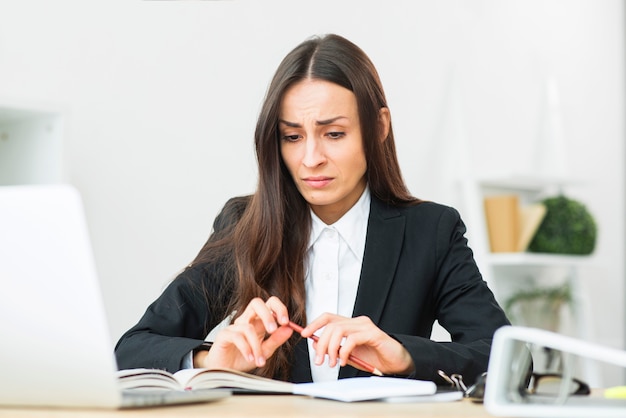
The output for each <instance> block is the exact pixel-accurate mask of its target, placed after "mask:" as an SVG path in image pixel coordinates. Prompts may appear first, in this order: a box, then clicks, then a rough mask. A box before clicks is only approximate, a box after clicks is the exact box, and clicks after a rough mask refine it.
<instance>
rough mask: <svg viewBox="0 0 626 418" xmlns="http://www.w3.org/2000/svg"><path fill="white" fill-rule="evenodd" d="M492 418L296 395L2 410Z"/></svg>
mask: <svg viewBox="0 0 626 418" xmlns="http://www.w3.org/2000/svg"><path fill="white" fill-rule="evenodd" d="M147 416H150V417H176V418H179V417H202V418H206V417H207V416H217V417H230V418H237V417H242V418H243V417H246V418H250V417H271V418H280V417H293V416H297V417H311V418H313V417H315V418H319V417H324V418H335V417H336V418H339V417H341V418H350V417H354V418H363V417H389V416H393V417H411V418H414V417H420V418H433V417H436V418H445V417H454V418H458V417H460V416H462V417H470V418H476V417H490V416H491V415H489V414H488V413H487V411H485V408H484V407H483V405H481V404H476V403H473V402H471V401H469V400H466V399H464V400H462V401H456V402H430V403H383V402H358V403H343V402H336V401H328V400H323V399H312V398H308V397H304V396H293V395H234V396H230V397H228V398H226V399H223V400H219V401H217V402H211V403H203V404H194V405H184V406H167V407H158V408H145V409H132V410H130V409H129V410H122V411H107V410H86V409H76V410H71V409H37V408H2V407H0V418H4V417H7V418H8V417H11V418H39V417H46V418H55V417H59V418H60V417H64V418H65V417H68V418H72V417H86V418H92V417H93V418H107V417H114V418H115V417H117V418H119V417H131V418H132V417H147Z"/></svg>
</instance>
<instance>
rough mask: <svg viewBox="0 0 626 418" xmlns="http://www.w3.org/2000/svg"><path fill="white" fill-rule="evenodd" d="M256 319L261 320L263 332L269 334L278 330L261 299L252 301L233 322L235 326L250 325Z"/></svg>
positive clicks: (270, 313) (272, 316)
mask: <svg viewBox="0 0 626 418" xmlns="http://www.w3.org/2000/svg"><path fill="white" fill-rule="evenodd" d="M257 319H259V320H261V323H263V327H264V330H265V331H266V332H268V333H270V334H271V333H272V332H274V331H276V328H278V324H277V323H276V320H275V319H274V315H273V314H272V312H271V310H270V309H269V308H268V306H267V305H266V304H265V302H264V301H263V299H261V298H254V299H252V300H251V301H250V302H249V303H248V306H246V309H245V310H244V311H243V313H242V314H241V315H240V316H239V317H238V318H237V319H236V320H235V324H244V323H252V322H253V321H255V320H257Z"/></svg>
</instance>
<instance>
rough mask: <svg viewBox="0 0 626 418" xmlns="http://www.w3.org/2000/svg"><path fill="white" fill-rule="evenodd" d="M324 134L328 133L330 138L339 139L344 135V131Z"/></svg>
mask: <svg viewBox="0 0 626 418" xmlns="http://www.w3.org/2000/svg"><path fill="white" fill-rule="evenodd" d="M326 135H328V137H329V138H330V139H339V138H343V137H344V136H345V135H346V133H345V132H328V133H327V134H326Z"/></svg>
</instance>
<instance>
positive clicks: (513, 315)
mask: <svg viewBox="0 0 626 418" xmlns="http://www.w3.org/2000/svg"><path fill="white" fill-rule="evenodd" d="M564 306H568V307H570V308H571V307H572V292H571V288H570V285H569V283H564V284H562V285H558V286H553V287H538V286H535V285H533V286H531V287H530V288H529V289H522V290H519V291H517V292H515V293H513V294H512V295H511V296H510V297H509V298H508V299H507V300H506V301H505V303H504V310H505V312H506V314H507V316H508V317H509V319H510V320H511V322H513V323H514V324H518V325H524V326H528V327H532V328H542V329H546V330H548V331H553V332H557V331H558V329H559V325H560V320H561V309H562V308H563V307H564Z"/></svg>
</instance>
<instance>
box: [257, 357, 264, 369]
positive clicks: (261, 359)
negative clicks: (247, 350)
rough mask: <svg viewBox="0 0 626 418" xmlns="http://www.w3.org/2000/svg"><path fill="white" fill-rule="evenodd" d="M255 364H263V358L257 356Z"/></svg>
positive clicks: (260, 365)
mask: <svg viewBox="0 0 626 418" xmlns="http://www.w3.org/2000/svg"><path fill="white" fill-rule="evenodd" d="M256 365H257V366H259V367H263V366H265V359H264V358H263V357H258V358H257V359H256Z"/></svg>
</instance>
